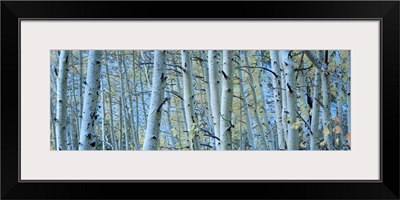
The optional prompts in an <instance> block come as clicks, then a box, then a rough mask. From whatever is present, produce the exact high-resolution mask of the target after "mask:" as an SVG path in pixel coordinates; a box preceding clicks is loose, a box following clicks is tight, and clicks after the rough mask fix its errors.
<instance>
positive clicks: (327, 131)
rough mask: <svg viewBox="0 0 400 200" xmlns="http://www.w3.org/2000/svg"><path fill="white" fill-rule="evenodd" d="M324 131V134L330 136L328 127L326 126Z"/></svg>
mask: <svg viewBox="0 0 400 200" xmlns="http://www.w3.org/2000/svg"><path fill="white" fill-rule="evenodd" d="M322 133H324V136H328V135H329V134H330V132H329V129H328V128H324V130H323V131H322Z"/></svg>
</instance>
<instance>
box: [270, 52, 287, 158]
mask: <svg viewBox="0 0 400 200" xmlns="http://www.w3.org/2000/svg"><path fill="white" fill-rule="evenodd" d="M269 52H270V58H271V66H272V71H273V72H274V73H275V74H277V76H275V77H274V80H273V82H272V87H274V91H273V93H274V103H275V123H276V128H277V135H278V144H277V145H278V146H277V147H278V150H284V149H285V136H284V134H285V132H284V129H283V123H284V122H283V118H282V85H281V80H280V79H282V78H283V76H281V69H280V59H279V51H269Z"/></svg>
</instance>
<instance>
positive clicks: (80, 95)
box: [78, 50, 84, 130]
mask: <svg viewBox="0 0 400 200" xmlns="http://www.w3.org/2000/svg"><path fill="white" fill-rule="evenodd" d="M78 57H79V77H80V79H79V103H80V108H79V116H80V119H79V120H78V123H79V130H81V129H80V127H81V125H82V112H83V85H82V81H83V80H84V76H83V60H82V59H83V58H82V51H81V50H79V51H78Z"/></svg>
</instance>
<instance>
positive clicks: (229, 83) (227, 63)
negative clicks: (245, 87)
mask: <svg viewBox="0 0 400 200" xmlns="http://www.w3.org/2000/svg"><path fill="white" fill-rule="evenodd" d="M232 60H233V57H232V51H228V50H223V53H222V62H223V68H222V71H221V73H222V74H223V77H221V79H222V88H221V93H222V94H221V102H223V106H222V105H221V118H220V131H219V132H220V136H221V137H220V139H221V146H220V147H221V150H232V128H233V125H232V100H233V69H234V68H233V66H232Z"/></svg>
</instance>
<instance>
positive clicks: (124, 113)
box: [117, 51, 129, 151]
mask: <svg viewBox="0 0 400 200" xmlns="http://www.w3.org/2000/svg"><path fill="white" fill-rule="evenodd" d="M120 54H121V52H120V51H117V63H118V69H119V76H120V79H119V81H120V82H119V84H120V90H121V91H120V95H121V103H122V113H121V114H122V117H123V120H124V133H125V150H127V151H128V150H129V134H128V124H129V123H128V119H127V117H126V109H125V108H126V100H125V87H124V81H123V75H122V74H123V73H124V72H123V69H122V66H121V62H124V61H123V60H122V61H121V60H120ZM125 73H126V72H125Z"/></svg>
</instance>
